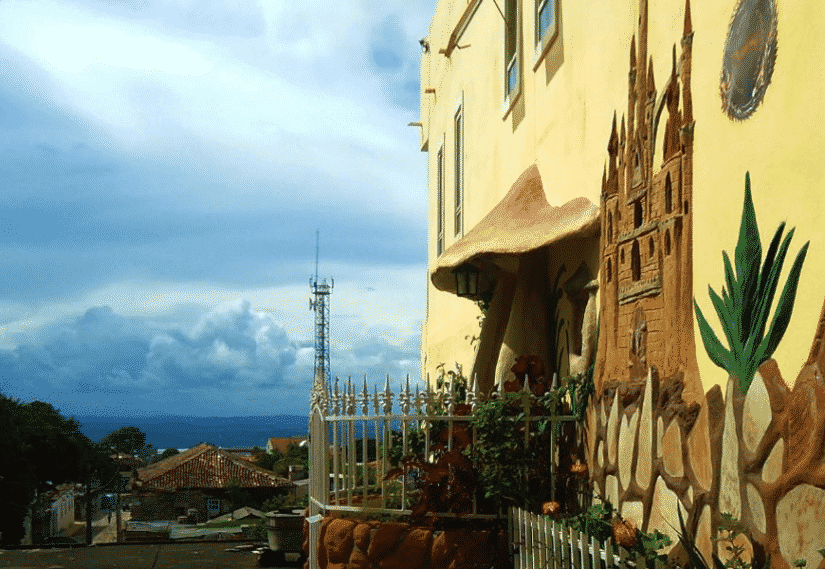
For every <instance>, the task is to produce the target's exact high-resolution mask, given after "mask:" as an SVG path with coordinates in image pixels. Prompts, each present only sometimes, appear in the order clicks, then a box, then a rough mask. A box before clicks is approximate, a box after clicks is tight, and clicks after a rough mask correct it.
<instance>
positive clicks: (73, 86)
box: [0, 0, 435, 417]
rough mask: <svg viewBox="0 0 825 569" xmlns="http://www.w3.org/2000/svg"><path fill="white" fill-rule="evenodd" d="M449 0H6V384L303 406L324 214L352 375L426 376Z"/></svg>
mask: <svg viewBox="0 0 825 569" xmlns="http://www.w3.org/2000/svg"><path fill="white" fill-rule="evenodd" d="M434 3H435V2H434V0H391V1H386V0H384V1H378V0H375V1H373V0H351V1H347V2H343V3H329V2H320V1H317V0H303V1H301V2H297V3H296V2H287V1H284V0H259V1H258V2H253V1H251V0H249V1H247V0H243V1H241V2H238V1H237V0H59V1H53V2H52V1H49V0H0V203H2V207H0V263H1V264H0V267H1V268H2V277H0V393H3V394H4V395H7V396H10V397H14V398H16V399H20V400H23V401H27V400H30V399H35V398H36V399H41V400H44V401H49V402H51V403H52V404H54V405H55V406H56V407H57V408H58V409H60V410H61V411H62V412H63V413H65V414H69V415H75V416H81V417H82V416H91V415H98V416H99V415H104V416H106V415H108V416H141V415H147V414H154V413H171V414H187V415H199V416H212V415H216V416H234V415H267V414H281V413H295V414H303V413H305V412H306V411H307V409H308V394H309V385H310V378H311V375H312V365H313V348H312V317H313V315H312V312H310V311H309V309H308V298H309V287H308V281H309V276H310V275H311V274H312V273H313V270H314V261H315V231H316V229H318V230H319V231H320V244H321V246H320V248H321V274H322V275H326V276H329V275H332V276H334V278H335V289H334V293H333V295H332V333H331V336H332V370H333V374H334V375H340V376H342V377H343V376H347V375H352V376H353V377H363V375H364V374H367V375H368V376H369V377H370V381H377V380H378V379H379V378H380V377H382V376H385V375H386V374H390V375H391V376H393V377H395V378H400V377H401V376H402V375H404V374H406V373H410V374H411V376H412V377H413V378H416V377H417V375H418V370H419V353H418V350H419V344H420V325H421V321H422V319H423V317H424V310H425V294H426V292H425V283H426V269H425V264H426V219H425V207H426V201H425V200H426V188H425V185H426V161H425V155H424V154H423V153H421V152H419V151H418V142H419V133H418V131H417V130H416V129H415V128H410V127H408V126H407V123H408V122H410V121H417V120H419V117H418V89H419V81H418V74H419V71H418V69H419V68H418V66H419V57H420V46H419V44H418V41H417V40H418V39H419V38H421V37H423V36H425V35H427V29H428V26H429V21H430V18H431V15H432V11H433V7H434ZM360 381H363V380H362V379H361V380H360Z"/></svg>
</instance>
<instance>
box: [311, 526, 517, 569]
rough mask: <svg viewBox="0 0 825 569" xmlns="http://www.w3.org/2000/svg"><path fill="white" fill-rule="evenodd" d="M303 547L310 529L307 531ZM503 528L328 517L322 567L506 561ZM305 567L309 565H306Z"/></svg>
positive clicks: (445, 566) (441, 568)
mask: <svg viewBox="0 0 825 569" xmlns="http://www.w3.org/2000/svg"><path fill="white" fill-rule="evenodd" d="M304 533H305V543H304V549H305V550H306V549H307V546H308V543H307V541H306V540H307V539H308V532H307V531H305V532H304ZM507 551H508V543H507V538H506V535H505V534H504V533H501V534H499V535H494V534H493V533H492V532H491V531H479V530H473V531H470V530H446V531H433V530H432V529H431V528H427V527H415V526H411V525H410V524H407V523H398V522H380V521H360V520H355V519H349V518H336V517H332V516H329V517H326V518H324V520H323V522H321V532H320V538H319V547H318V565H319V567H321V569H345V568H346V569H421V568H422V567H427V568H431V569H469V568H472V567H481V566H484V567H490V566H492V565H495V566H497V567H501V566H506V565H507V563H508V561H509V560H508V559H507ZM305 567H308V563H307V565H305Z"/></svg>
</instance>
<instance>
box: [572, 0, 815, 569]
mask: <svg viewBox="0 0 825 569" xmlns="http://www.w3.org/2000/svg"><path fill="white" fill-rule="evenodd" d="M692 38H693V30H692V27H691V18H690V5H689V3H688V4H687V5H686V7H685V19H684V34H683V37H682V40H681V55H680V56H679V59H678V62H677V55H676V54H677V51H676V48H675V47H674V50H673V64H672V70H671V75H670V77H669V79H668V80H667V82H666V84H665V87H664V89H663V93H662V94H661V95H658V96H657V92H656V88H655V82H654V79H653V75H652V69H653V66H652V60H650V62H648V61H647V0H641V9H640V19H639V31H638V39H639V43H638V51H637V49H636V43H635V38H634V42H633V44H632V47H631V54H630V76H629V101H628V120H627V127H625V119H624V118H622V120H621V127H620V128H618V129H617V125H616V119H615V117H614V120H613V128H612V132H611V135H610V140H609V143H608V154H609V163H608V166H607V169H606V172H605V174H604V176H603V179H602V199H601V208H602V209H601V213H602V216H601V223H602V234H601V266H600V288H601V330H600V337H599V352H598V359H597V362H596V366H595V374H594V381H595V383H596V395H595V397H594V398H593V400H592V401H591V405H590V407H589V409H588V415H587V443H588V462H589V465H590V472H591V480H592V483H593V490H594V496H596V497H602V498H606V499H608V500H610V501H611V503H613V504H614V505H615V506H616V507H617V508H618V509H619V511H620V512H621V513H622V515H623V516H625V517H629V518H632V519H633V520H634V521H635V522H636V523H637V524H638V526H639V527H640V528H641V529H642V530H643V531H648V532H649V531H652V530H653V529H658V530H659V531H661V532H663V533H665V534H667V535H669V536H670V537H671V538H672V539H673V541H674V544H675V543H677V542H678V539H677V534H676V531H675V529H674V528H678V527H679V521H678V515H677V508H681V509H682V511H683V513H684V514H685V516H686V520H687V523H688V527H689V529H690V530H691V532H693V534H694V535H695V536H696V538H697V544H696V545H697V546H698V548H699V550H700V551H701V552H702V553H703V554H704V556H705V558H706V559H708V560H709V559H710V555H711V553H716V554H718V555H720V557H721V558H722V559H723V560H724V559H725V555H724V554H723V552H722V551H719V550H714V545H713V541H712V538H713V536H714V535H715V531H716V529H717V528H718V526H719V524H720V522H721V520H722V514H723V513H729V514H731V515H733V517H735V518H737V519H739V520H741V521H742V522H743V523H744V524H746V525H747V527H748V528H749V532H750V539H747V538H744V537H743V538H742V539H743V540H744V542H743V545H744V546H745V558H746V559H751V558H757V559H762V558H764V556H765V555H770V558H771V566H772V567H775V568H779V569H784V568H789V567H791V566H793V564H794V563H795V562H796V561H798V560H805V561H806V562H807V567H819V568H820V569H825V560H823V556H822V555H820V554H819V553H818V552H817V550H818V549H820V548H822V547H825V523H823V521H822V520H825V456H823V450H824V449H825V379H823V372H825V306H823V309H822V313H821V315H820V318H819V322H818V325H817V328H816V331H815V334H814V342H813V346H812V348H811V350H810V354H809V357H808V360H807V362H806V363H805V366H804V367H803V369H802V371H801V372H800V374H799V376H798V378H797V380H796V383H795V384H794V387H793V389H792V390H790V389H789V388H788V387H787V384H786V383H785V381H784V380H783V379H782V377H781V375H780V373H779V368H778V366H777V364H776V362H775V361H774V360H768V361H766V362H765V363H763V364H762V365H761V366H760V368H759V371H758V372H757V373H756V376H755V378H754V380H753V383H752V384H751V386H750V388H749V390H748V392H747V394H743V393H741V392H740V390H739V386H738V384H737V383H736V382H735V381H733V380H729V381H728V382H727V391H726V394H725V397H724V398H723V396H722V389H721V387H720V386H718V385H717V386H714V387H712V388H711V389H710V390H709V391H707V393H703V391H704V390H703V389H702V387H701V386H702V383H701V381H700V380H699V377H698V371H697V365H696V346H695V343H694V341H693V338H694V331H693V306H692V299H693V285H692V274H693V266H692V257H693V251H692V220H691V215H692V214H691V210H692V207H691V203H692V200H691V197H692V187H693V184H692V179H693V173H692V169H693V164H692V162H693V146H692V144H693V130H694V122H693V117H692V103H691V94H690V72H691V44H692ZM680 96H681V98H680ZM680 103H681V105H680ZM664 111H666V114H664ZM660 119H661V120H660ZM661 128H664V129H665V131H664V136H663V137H661V138H662V139H663V141H664V142H663V147H662V152H661V156H662V163H661V166H660V167H659V168H658V169H655V168H654V164H653V156H654V154H656V152H654V150H655V148H654V143H655V141H656V140H657V130H659V129H661ZM674 547H675V548H676V549H674V550H673V552H674V553H675V552H677V551H678V550H679V547H680V546H676V545H674ZM760 566H761V565H760Z"/></svg>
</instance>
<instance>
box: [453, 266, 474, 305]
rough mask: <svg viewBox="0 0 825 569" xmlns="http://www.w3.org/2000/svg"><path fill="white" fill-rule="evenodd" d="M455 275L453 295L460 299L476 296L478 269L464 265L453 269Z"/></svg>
mask: <svg viewBox="0 0 825 569" xmlns="http://www.w3.org/2000/svg"><path fill="white" fill-rule="evenodd" d="M453 275H455V293H456V294H457V295H458V296H462V297H473V296H476V295H477V294H478V267H476V266H475V265H471V264H470V263H464V264H463V265H461V266H460V267H456V268H455V269H453Z"/></svg>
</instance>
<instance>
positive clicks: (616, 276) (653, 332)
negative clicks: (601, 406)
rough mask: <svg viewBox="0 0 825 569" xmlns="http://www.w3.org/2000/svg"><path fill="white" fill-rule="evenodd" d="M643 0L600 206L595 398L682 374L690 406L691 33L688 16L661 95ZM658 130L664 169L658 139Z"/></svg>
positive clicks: (695, 387)
mask: <svg viewBox="0 0 825 569" xmlns="http://www.w3.org/2000/svg"><path fill="white" fill-rule="evenodd" d="M647 13H648V10H647V0H642V3H641V11H640V18H639V31H638V37H639V43H638V51H637V47H636V38H635V37H634V38H633V42H632V43H631V48H630V74H629V95H628V106H627V127H625V118H624V117H622V121H621V128H620V129H619V130H617V128H616V117H615V115H614V118H613V129H612V132H611V134H610V141H609V143H608V154H609V162H608V166H607V170H606V172H605V174H604V176H603V178H602V196H601V222H602V228H601V230H602V233H601V270H600V290H601V321H602V324H601V333H600V336H599V361H598V362H597V364H596V370H595V376H594V379H595V381H596V386H597V389H600V388H601V387H602V384H603V383H605V382H608V381H612V380H622V381H631V382H633V381H635V382H640V381H644V378H645V377H646V376H647V374H648V370H650V369H652V368H654V367H655V368H656V369H657V370H658V373H659V374H660V375H661V376H662V377H672V376H675V375H676V374H681V375H682V378H683V381H684V382H685V391H686V396H687V395H689V397H688V398H690V399H692V400H695V399H698V398H699V397H700V396H701V391H702V390H701V382H700V380H699V377H698V368H697V364H696V350H695V345H694V341H693V306H692V298H693V280H692V275H693V261H692V258H693V253H692V239H693V237H692V227H693V222H692V214H691V210H692V208H691V204H692V193H693V129H694V121H693V110H692V109H693V106H692V100H691V91H690V67H691V47H692V41H693V30H692V28H691V20H690V5H689V4H687V5H686V8H685V27H684V34H683V37H682V40H681V55H680V56H679V60H678V62H677V58H676V48H675V46H674V48H673V63H672V68H671V73H670V77H668V79H667V81H666V83H665V86H664V89H663V91H662V93H661V94H659V95H657V91H656V85H655V80H654V77H653V60H652V58H651V59H650V60H649V61H648V56H647ZM661 129H664V136H663V137H662V139H663V147H662V152H661V156H662V163H661V166H659V167H656V165H654V163H653V162H654V156H657V152H656V148H655V144H656V140H657V132H659V131H660V130H661Z"/></svg>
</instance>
